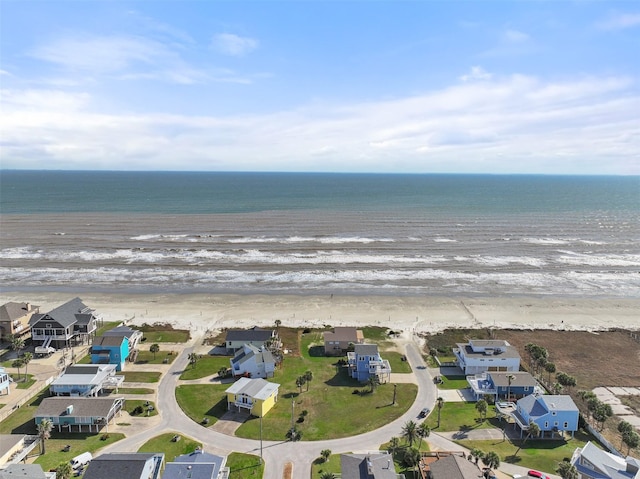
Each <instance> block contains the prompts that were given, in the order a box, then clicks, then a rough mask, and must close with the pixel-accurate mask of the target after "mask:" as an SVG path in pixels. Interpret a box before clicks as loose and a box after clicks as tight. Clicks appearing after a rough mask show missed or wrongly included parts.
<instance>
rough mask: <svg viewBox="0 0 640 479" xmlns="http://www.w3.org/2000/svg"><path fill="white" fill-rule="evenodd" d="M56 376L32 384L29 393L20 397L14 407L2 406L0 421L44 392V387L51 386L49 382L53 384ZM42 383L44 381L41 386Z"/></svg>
mask: <svg viewBox="0 0 640 479" xmlns="http://www.w3.org/2000/svg"><path fill="white" fill-rule="evenodd" d="M54 379H55V378H54V377H50V378H47V379H46V381H42V382H41V381H38V382H36V383H35V384H34V385H33V386H31V388H32V390H31V391H29V392H28V393H27V394H25V395H24V396H23V397H22V398H20V399H18V400H17V401H16V402H15V403H14V404H13V406H12V407H10V408H7V410H5V408H2V410H0V421H4V420H5V419H6V418H7V417H9V416H10V415H11V414H13V412H14V411H15V410H16V409H18V408H19V407H20V406H22V405H23V404H25V403H27V402H29V401H31V399H33V397H34V396H36V395H38V394H40V392H42V389H43V388H45V387H47V386H49V384H51V383H52V382H53V380H54ZM42 383H44V386H43V387H39V386H40V385H41V384H42Z"/></svg>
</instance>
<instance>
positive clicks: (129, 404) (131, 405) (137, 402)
mask: <svg viewBox="0 0 640 479" xmlns="http://www.w3.org/2000/svg"><path fill="white" fill-rule="evenodd" d="M147 403H149V406H152V407H153V410H152V411H147ZM124 406H125V407H124V409H125V411H127V412H128V413H129V414H130V415H131V416H134V417H151V416H157V415H158V408H156V405H155V403H154V402H153V401H143V400H142V399H127V400H126V401H125V403H124ZM138 406H140V407H142V409H143V412H142V414H134V413H133V410H134V409H135V408H137V407H138ZM147 412H148V414H147Z"/></svg>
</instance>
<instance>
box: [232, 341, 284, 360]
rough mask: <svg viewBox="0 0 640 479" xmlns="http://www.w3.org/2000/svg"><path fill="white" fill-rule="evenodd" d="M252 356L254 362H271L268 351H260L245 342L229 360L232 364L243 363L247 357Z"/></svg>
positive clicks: (270, 355) (271, 357) (271, 358)
mask: <svg viewBox="0 0 640 479" xmlns="http://www.w3.org/2000/svg"><path fill="white" fill-rule="evenodd" d="M251 358H254V359H255V361H256V363H273V364H275V360H274V359H273V355H272V354H271V352H270V351H261V350H260V349H259V348H257V347H255V346H253V345H252V344H245V345H244V346H243V347H242V349H240V350H238V353H237V354H236V355H235V356H234V357H233V359H232V360H231V363H232V364H244V363H245V362H247V361H248V360H249V359H251Z"/></svg>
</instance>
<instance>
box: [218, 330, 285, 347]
mask: <svg viewBox="0 0 640 479" xmlns="http://www.w3.org/2000/svg"><path fill="white" fill-rule="evenodd" d="M273 341H278V333H277V331H276V330H275V329H260V328H258V327H256V326H254V327H253V328H250V329H230V330H229V331H227V334H226V337H225V345H226V347H227V350H228V351H230V352H232V353H233V352H235V351H237V350H238V349H240V348H241V347H242V346H244V345H245V344H251V345H253V346H256V347H258V348H261V347H263V346H265V345H266V344H267V343H268V342H273Z"/></svg>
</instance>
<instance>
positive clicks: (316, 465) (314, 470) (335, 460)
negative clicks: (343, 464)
mask: <svg viewBox="0 0 640 479" xmlns="http://www.w3.org/2000/svg"><path fill="white" fill-rule="evenodd" d="M323 472H333V473H334V474H337V475H339V474H340V454H331V455H330V456H329V459H328V460H327V462H324V461H323V460H322V458H320V457H319V458H317V459H316V460H315V461H313V464H311V479H320V476H322V473H323Z"/></svg>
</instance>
